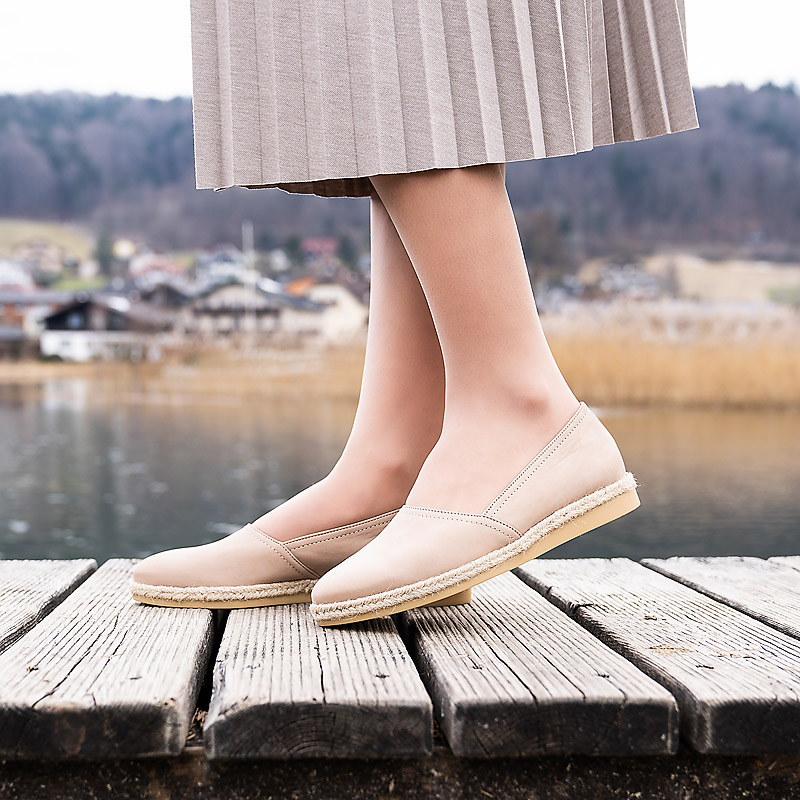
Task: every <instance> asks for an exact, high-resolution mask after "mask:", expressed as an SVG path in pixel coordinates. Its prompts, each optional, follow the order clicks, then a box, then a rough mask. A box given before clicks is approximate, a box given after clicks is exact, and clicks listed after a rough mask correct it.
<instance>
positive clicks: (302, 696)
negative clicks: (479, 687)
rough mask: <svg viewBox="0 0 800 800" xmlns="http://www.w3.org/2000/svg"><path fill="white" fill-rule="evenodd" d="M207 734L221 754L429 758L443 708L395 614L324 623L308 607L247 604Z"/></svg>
mask: <svg viewBox="0 0 800 800" xmlns="http://www.w3.org/2000/svg"><path fill="white" fill-rule="evenodd" d="M204 739H205V743H206V744H205V746H206V753H207V754H208V757H209V758H211V759H235V758H312V757H321V756H324V757H331V756H333V757H353V758H369V757H389V756H414V755H425V754H427V753H430V752H431V748H432V740H433V709H432V707H431V702H430V698H429V697H428V695H427V692H426V691H425V687H424V686H423V685H422V681H421V680H420V677H419V675H418V673H417V670H416V667H415V666H414V663H413V661H412V660H411V657H410V656H409V654H408V652H407V651H406V649H405V646H404V644H403V642H402V640H401V639H400V636H399V634H398V633H397V629H396V628H395V625H394V622H393V621H392V620H391V619H389V618H381V619H375V620H368V621H366V622H361V623H354V624H351V625H345V626H341V627H340V626H335V627H334V626H326V627H321V626H319V625H317V624H316V623H315V622H314V620H313V618H312V616H311V613H310V611H309V607H308V604H300V603H292V604H287V605H280V606H272V607H264V608H248V609H237V610H234V611H231V612H230V614H229V616H228V620H227V623H226V625H225V633H224V634H223V637H222V642H221V644H220V648H219V652H218V654H217V658H216V663H215V665H214V682H213V689H212V695H211V702H210V704H209V710H208V715H207V716H206V722H205V726H204Z"/></svg>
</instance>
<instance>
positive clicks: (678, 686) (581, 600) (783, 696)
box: [515, 558, 800, 754]
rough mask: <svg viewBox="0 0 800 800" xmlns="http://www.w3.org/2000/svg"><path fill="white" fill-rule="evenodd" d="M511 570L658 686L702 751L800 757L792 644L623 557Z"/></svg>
mask: <svg viewBox="0 0 800 800" xmlns="http://www.w3.org/2000/svg"><path fill="white" fill-rule="evenodd" d="M515 572H516V573H517V574H518V575H519V576H520V577H521V578H522V579H523V580H524V581H526V582H527V583H529V584H530V585H531V586H533V587H534V588H536V589H537V590H539V591H541V592H542V593H543V594H545V596H546V597H548V598H549V599H550V600H552V601H553V602H554V603H556V605H558V606H559V607H560V608H562V609H564V610H565V611H567V612H568V613H569V614H571V615H572V616H573V617H574V618H575V619H577V620H578V621H579V622H580V623H581V624H582V625H583V626H584V627H586V628H588V629H589V630H590V631H591V632H592V633H594V634H595V635H596V636H598V637H599V638H600V639H602V640H603V641H604V642H606V643H607V644H609V645H611V647H613V648H614V649H615V650H617V651H618V652H619V653H621V654H622V655H624V656H625V657H626V658H628V659H630V660H631V661H633V662H634V663H635V664H636V665H637V666H639V667H640V668H641V669H643V670H644V671H645V672H647V673H648V674H649V675H650V676H651V677H653V678H655V679H656V680H657V681H658V682H659V683H662V684H663V685H664V686H666V687H667V688H668V689H670V691H672V693H673V694H674V695H675V697H676V698H677V700H678V704H679V706H680V714H681V729H682V731H683V733H684V734H685V736H686V737H687V738H688V739H689V741H690V742H691V743H692V744H693V746H694V747H696V748H697V749H698V750H699V751H701V752H704V753H727V754H737V753H797V752H800V642H799V641H797V640H796V639H794V638H792V637H790V636H787V635H786V634H784V633H782V632H781V631H777V630H775V629H773V628H771V627H769V626H767V625H765V624H764V623H762V622H759V621H758V620H755V619H753V618H752V617H748V616H746V615H745V614H742V613H740V612H739V611H736V610H735V609H733V608H731V607H729V606H727V605H723V604H722V603H718V602H717V601H716V600H713V599H711V598H710V597H707V596H705V595H703V594H700V593H699V592H696V591H694V590H693V589H690V588H688V587H687V586H684V585H682V584H680V583H678V582H677V581H674V580H672V579H670V578H667V577H665V576H663V575H659V574H658V573H656V572H654V571H653V570H650V569H647V568H646V567H643V566H642V565H641V564H636V563H635V562H633V561H629V560H628V559H625V558H613V559H576V560H556V559H538V560H536V561H531V562H529V563H528V564H526V565H525V566H523V567H518V568H517V569H516V570H515Z"/></svg>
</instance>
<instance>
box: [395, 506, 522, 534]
mask: <svg viewBox="0 0 800 800" xmlns="http://www.w3.org/2000/svg"><path fill="white" fill-rule="evenodd" d="M405 508H406V509H407V510H408V513H409V514H413V513H414V511H427V512H429V513H430V514H447V515H449V516H452V517H464V521H465V522H471V521H472V520H473V519H477V520H481V521H482V522H483V523H484V524H485V523H486V521H487V520H488V521H489V522H492V523H494V524H495V525H502V526H503V527H504V528H507V529H508V530H510V531H511V532H512V533H513V534H514V536H521V535H522V532H521V531H518V530H517V529H516V528H515V527H514V526H513V525H509V524H508V523H507V522H503V520H501V519H493V518H492V517H488V516H486V514H467V513H466V512H464V511H445V510H444V509H441V508H427V507H426V506H405ZM415 516H418V517H421V516H423V515H422V514H416V515H415Z"/></svg>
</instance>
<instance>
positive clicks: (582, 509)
mask: <svg viewBox="0 0 800 800" xmlns="http://www.w3.org/2000/svg"><path fill="white" fill-rule="evenodd" d="M638 505H639V497H638V495H637V493H636V481H635V479H634V477H633V475H632V474H631V473H630V472H626V470H625V465H624V463H623V460H622V456H621V455H620V452H619V449H618V448H617V444H616V442H615V441H614V439H613V437H612V436H611V434H610V433H609V432H608V430H607V429H606V428H605V426H604V425H603V424H602V422H600V420H599V419H598V418H597V416H596V415H595V414H594V413H593V412H592V411H591V410H590V409H589V408H588V406H587V405H586V404H585V403H583V402H582V403H581V404H580V406H579V407H578V410H577V411H576V412H575V413H574V414H573V416H572V417H571V418H570V420H569V421H568V422H567V423H566V424H565V425H564V427H563V428H562V429H561V430H560V431H559V432H558V433H557V434H556V436H555V437H554V438H553V439H552V440H551V441H550V442H549V443H548V444H547V445H546V446H545V447H544V448H543V449H542V450H541V451H540V452H539V453H538V454H537V455H536V456H535V457H534V458H533V460H532V461H530V462H529V463H528V465H527V466H526V467H525V468H524V469H523V470H522V471H521V472H520V473H519V474H518V475H517V476H516V477H515V478H514V480H513V481H511V483H509V484H508V485H507V486H506V487H505V489H503V491H502V492H500V494H499V495H497V497H496V498H495V499H494V500H493V501H492V502H491V503H490V504H489V506H488V507H487V508H486V509H485V511H484V512H483V513H482V514H466V513H461V512H457V511H442V510H437V509H435V508H423V507H420V506H412V505H408V504H406V505H403V506H402V507H401V508H400V510H399V511H398V513H397V514H396V515H395V516H394V517H393V518H392V520H391V522H390V523H389V524H388V525H387V526H386V527H385V528H384V529H383V530H382V531H381V533H380V535H378V536H377V537H375V539H373V540H372V541H371V542H369V543H368V544H367V545H365V546H364V547H363V548H362V549H361V550H359V551H358V552H357V553H355V554H354V555H353V556H351V557H350V558H348V559H346V560H345V561H343V562H342V563H341V564H339V565H338V566H337V567H334V568H333V569H331V570H330V571H329V572H327V573H326V574H325V575H323V576H322V578H321V579H320V580H319V581H318V582H317V583H316V585H315V586H314V588H313V590H312V592H311V613H312V615H313V617H314V619H315V620H316V622H317V623H318V624H320V625H340V624H343V623H347V622H359V621H360V620H364V619H371V618H373V617H381V616H385V615H387V614H393V613H396V612H399V611H406V610H408V609H411V608H416V607H417V606H421V605H427V604H430V603H431V602H433V601H436V600H442V599H444V598H446V597H448V596H457V595H458V593H461V592H465V591H470V589H471V587H472V586H475V585H476V584H478V583H481V582H482V581H485V580H488V579H489V578H492V577H494V576H495V575H499V574H501V573H503V572H506V571H507V570H510V569H512V568H514V567H517V566H519V565H520V564H524V563H525V562H526V561H530V560H531V559H533V558H536V557H537V556H540V555H541V554H542V553H546V552H547V551H548V550H551V549H552V548H554V547H556V546H558V545H560V544H563V543H564V542H566V541H568V540H570V539H573V538H575V537H576V536H580V535H581V534H582V533H586V532H587V531H589V530H592V529H593V528H597V527H598V526H599V525H603V524H605V523H606V522H610V521H611V520H614V519H616V518H617V517H621V516H622V515H623V514H627V513H628V512H629V511H633V510H634V509H635V508H636V507H637V506H638Z"/></svg>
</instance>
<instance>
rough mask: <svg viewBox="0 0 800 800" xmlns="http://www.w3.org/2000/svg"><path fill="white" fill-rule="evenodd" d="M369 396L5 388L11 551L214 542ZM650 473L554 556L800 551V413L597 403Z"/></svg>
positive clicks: (58, 554)
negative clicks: (209, 399)
mask: <svg viewBox="0 0 800 800" xmlns="http://www.w3.org/2000/svg"><path fill="white" fill-rule="evenodd" d="M354 410H355V406H354V404H353V403H352V402H350V401H343V400H339V401H327V402H326V401H321V400H313V399H308V400H307V401H305V402H298V401H297V400H284V401H278V400H275V401H271V402H259V403H255V402H252V401H250V402H232V403H230V404H228V405H220V404H216V405H209V406H203V405H200V404H198V402H197V401H196V400H188V401H187V400H184V401H175V400H174V399H173V400H171V401H166V400H165V398H163V397H162V398H158V397H156V398H147V397H139V398H136V399H135V400H134V401H131V400H130V398H128V399H127V400H124V401H123V400H120V401H114V400H110V399H103V398H102V397H98V396H97V393H96V392H95V391H94V387H93V385H92V382H91V381H90V380H87V379H81V378H76V379H69V380H60V379H59V380H52V381H49V382H46V383H44V384H43V385H40V386H35V387H33V386H10V385H6V386H0V441H2V450H1V451H0V557H2V558H78V557H93V558H96V559H97V560H98V562H102V561H104V560H105V559H107V558H111V557H115V556H125V557H141V556H145V555H148V554H149V553H151V552H154V551H157V550H163V549H165V548H169V547H178V546H186V545H192V544H200V543H202V542H208V541H212V540H214V539H218V538H220V537H221V536H224V535H225V534H227V533H229V532H231V531H233V530H235V529H236V528H238V527H240V526H241V525H243V524H244V523H245V522H249V521H251V520H253V519H255V518H256V517H258V516H260V515H261V514H263V513H264V512H265V511H266V510H268V509H269V508H272V507H274V506H275V505H276V504H278V503H280V502H281V501H282V500H284V499H286V498H288V497H290V496H291V495H293V494H295V493H297V492H299V491H301V490H302V489H303V488H304V487H305V486H307V485H309V484H310V483H313V482H314V481H316V480H318V479H319V478H321V477H323V476H324V475H325V474H326V472H327V471H328V469H329V468H330V466H331V465H332V464H333V463H334V462H335V460H336V458H337V456H338V454H339V453H340V452H341V448H342V446H343V445H344V442H345V439H346V436H347V432H348V429H349V425H350V422H351V421H352V416H353V413H354ZM595 410H596V411H597V413H598V414H599V415H600V416H601V418H602V419H603V421H604V422H605V424H606V425H607V427H608V428H609V429H610V430H611V432H612V433H613V434H614V436H615V437H616V439H617V442H618V443H619V445H620V448H621V450H622V453H623V455H624V457H625V461H626V464H627V466H628V468H629V469H630V470H631V471H632V472H633V473H634V474H635V475H636V477H637V480H638V481H639V483H640V489H639V495H640V497H641V500H642V506H641V507H640V508H639V509H637V510H636V511H635V512H633V513H632V514H629V515H627V516H625V517H623V518H622V519H620V520H618V521H616V522H614V523H611V524H610V525H607V526H605V527H604V528H601V529H598V530H597V531H594V532H592V533H590V534H588V535H587V536H584V537H581V538H580V539H578V540H576V541H574V542H571V543H569V544H567V545H564V546H563V547H561V548H559V549H557V550H555V551H553V553H552V554H551V555H552V556H554V557H556V556H557V557H580V556H628V557H631V558H637V559H638V558H643V557H646V556H655V557H663V556H670V555H731V554H736V555H755V556H771V555H796V554H800V458H798V454H799V453H800V413H797V412H786V413H752V412H735V411H664V410H620V409H602V408H597V409H595Z"/></svg>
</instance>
